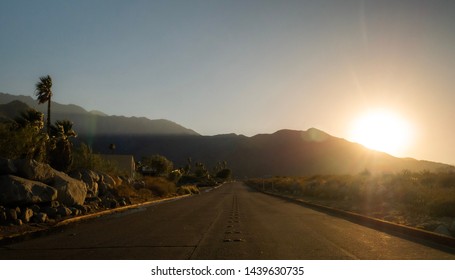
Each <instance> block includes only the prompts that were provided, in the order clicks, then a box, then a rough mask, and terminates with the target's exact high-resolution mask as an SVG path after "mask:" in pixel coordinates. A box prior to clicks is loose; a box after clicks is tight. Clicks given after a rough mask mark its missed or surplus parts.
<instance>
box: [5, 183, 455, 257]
mask: <svg viewBox="0 0 455 280" xmlns="http://www.w3.org/2000/svg"><path fill="white" fill-rule="evenodd" d="M0 258H1V259H78V260H80V259H82V260H85V259H122V260H123V259H323V260H328V259H338V260H340V259H455V254H454V252H453V251H450V250H442V248H438V247H433V246H430V245H428V244H427V245H423V244H421V243H418V242H415V241H411V240H409V239H406V238H404V237H400V236H395V235H391V234H389V233H384V232H381V231H377V230H374V229H371V228H368V227H365V226H362V225H358V224H355V223H352V222H350V221H347V220H344V219H340V218H337V217H333V216H330V215H327V214H325V213H321V212H317V211H315V210H311V209H308V208H305V207H303V206H301V205H298V204H295V203H292V202H289V201H286V200H283V199H280V198H276V197H273V196H269V195H266V194H263V193H260V192H257V191H254V190H252V189H250V188H248V187H247V186H245V185H244V184H242V183H230V184H225V185H223V186H222V187H220V188H218V189H215V190H213V191H210V192H207V193H203V194H200V195H195V196H191V197H188V198H183V199H179V200H175V201H170V202H164V203H159V204H155V205H153V206H148V207H144V208H138V209H133V210H130V211H127V212H123V213H120V214H114V215H109V216H104V217H101V218H97V219H92V220H88V221H85V222H80V223H77V224H72V225H70V226H65V227H63V228H60V229H58V231H56V232H53V233H49V234H46V235H45V236H41V237H39V238H34V239H30V240H26V241H22V242H18V243H14V244H9V245H3V246H2V247H1V248H0Z"/></svg>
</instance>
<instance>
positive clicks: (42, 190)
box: [0, 175, 57, 205]
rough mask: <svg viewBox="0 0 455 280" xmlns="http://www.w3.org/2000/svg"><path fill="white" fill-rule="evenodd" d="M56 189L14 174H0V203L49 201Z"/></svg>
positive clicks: (21, 203)
mask: <svg viewBox="0 0 455 280" xmlns="http://www.w3.org/2000/svg"><path fill="white" fill-rule="evenodd" d="M56 198H57V190H56V189H54V188H52V187H50V186H48V185H46V184H43V183H40V182H36V181H32V180H27V179H24V178H20V177H17V176H14V175H6V176H0V204H3V205H23V204H33V203H43V202H50V201H52V200H54V199H56Z"/></svg>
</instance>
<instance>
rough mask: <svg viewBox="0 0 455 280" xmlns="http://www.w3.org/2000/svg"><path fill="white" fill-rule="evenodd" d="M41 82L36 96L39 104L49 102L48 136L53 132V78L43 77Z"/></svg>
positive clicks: (38, 83) (36, 90)
mask: <svg viewBox="0 0 455 280" xmlns="http://www.w3.org/2000/svg"><path fill="white" fill-rule="evenodd" d="M39 79H40V80H39V82H37V83H36V85H35V95H36V96H37V98H38V103H39V104H43V103H46V102H47V124H46V127H47V134H48V135H49V134H50V130H51V98H52V78H51V76H49V75H47V76H42V77H40V78H39Z"/></svg>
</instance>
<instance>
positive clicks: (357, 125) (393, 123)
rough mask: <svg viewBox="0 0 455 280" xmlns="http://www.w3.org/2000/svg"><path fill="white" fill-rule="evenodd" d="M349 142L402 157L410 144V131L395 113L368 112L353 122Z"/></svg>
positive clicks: (408, 126)
mask: <svg viewBox="0 0 455 280" xmlns="http://www.w3.org/2000/svg"><path fill="white" fill-rule="evenodd" d="M350 140H351V141H354V142H357V143H359V144H362V145H364V146H365V147H367V148H370V149H373V150H377V151H382V152H386V153H389V154H392V155H396V156H403V155H404V152H405V151H406V150H407V148H408V147H409V145H410V144H411V140H412V129H411V126H410V124H409V123H408V122H407V121H405V120H404V119H403V118H402V117H400V116H399V115H397V114H395V113H392V112H389V111H386V110H376V111H370V112H367V113H366V114H364V115H361V116H360V117H359V118H357V119H356V120H355V121H354V122H353V124H352V128H351V131H350Z"/></svg>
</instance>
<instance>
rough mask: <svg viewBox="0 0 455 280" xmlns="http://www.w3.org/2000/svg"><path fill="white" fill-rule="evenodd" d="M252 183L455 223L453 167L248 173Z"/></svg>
mask: <svg viewBox="0 0 455 280" xmlns="http://www.w3.org/2000/svg"><path fill="white" fill-rule="evenodd" d="M246 183H247V184H248V185H250V186H252V187H254V188H256V189H258V190H261V191H266V192H272V193H278V194H282V195H286V196H290V197H294V198H298V199H303V200H305V201H309V202H314V203H318V204H322V205H326V206H330V207H334V208H338V209H342V210H346V211H352V212H356V213H360V214H364V215H368V216H371V217H375V218H380V219H384V220H388V221H391V222H396V223H400V224H404V225H408V226H415V227H419V228H422V229H426V230H434V229H435V228H436V227H438V225H441V224H444V225H445V226H446V227H447V228H448V229H449V228H451V227H453V225H454V224H455V223H454V222H455V173H453V172H441V173H432V172H428V171H423V172H419V173H415V172H409V171H406V170H404V171H402V172H401V173H397V174H381V175H372V174H370V172H368V171H365V172H362V173H361V174H359V175H343V176H340V175H337V176H335V175H333V176H330V175H320V176H307V177H273V178H266V179H262V178H261V179H250V180H248V181H247V182H246Z"/></svg>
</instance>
